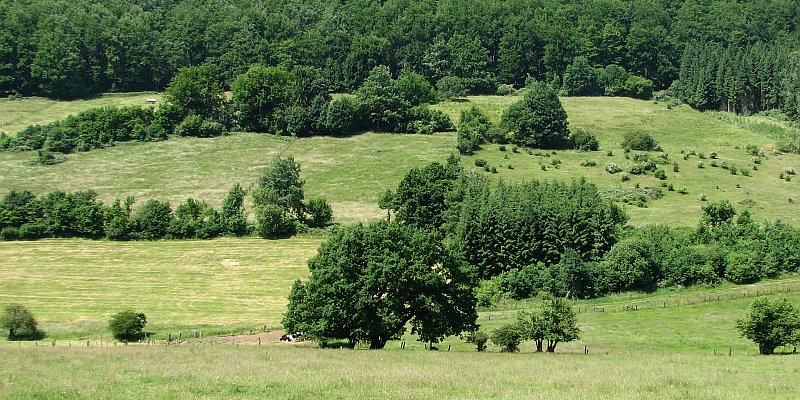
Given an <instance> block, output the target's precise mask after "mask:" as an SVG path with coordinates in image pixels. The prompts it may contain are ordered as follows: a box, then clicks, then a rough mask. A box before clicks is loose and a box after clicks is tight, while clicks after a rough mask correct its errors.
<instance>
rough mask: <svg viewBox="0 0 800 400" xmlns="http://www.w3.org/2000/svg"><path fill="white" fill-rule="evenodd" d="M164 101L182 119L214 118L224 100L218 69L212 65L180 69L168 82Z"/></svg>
mask: <svg viewBox="0 0 800 400" xmlns="http://www.w3.org/2000/svg"><path fill="white" fill-rule="evenodd" d="M164 100H165V101H167V102H169V103H170V104H172V105H173V106H174V107H176V108H177V110H178V111H177V112H178V113H179V114H180V115H182V116H184V117H186V116H188V115H192V114H194V115H198V116H200V117H202V118H203V119H206V118H212V117H214V115H215V113H216V111H218V110H219V109H220V108H221V107H222V104H223V102H224V100H225V95H224V94H223V92H222V84H221V83H220V81H219V68H218V67H216V66H215V65H213V64H203V65H199V66H194V67H185V68H181V69H180V71H178V74H177V75H175V76H174V77H173V78H172V80H170V82H169V85H168V86H167V88H166V90H165V92H164Z"/></svg>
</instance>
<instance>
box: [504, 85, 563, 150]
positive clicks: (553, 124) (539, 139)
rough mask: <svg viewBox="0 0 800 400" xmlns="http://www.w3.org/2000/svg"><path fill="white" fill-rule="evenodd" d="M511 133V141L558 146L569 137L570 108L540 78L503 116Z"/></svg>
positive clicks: (542, 145) (525, 144) (524, 144)
mask: <svg viewBox="0 0 800 400" xmlns="http://www.w3.org/2000/svg"><path fill="white" fill-rule="evenodd" d="M500 126H502V127H503V128H505V129H507V130H508V131H509V132H510V133H511V141H512V142H514V143H515V144H518V145H520V146H528V147H539V148H558V147H562V146H564V144H565V143H566V141H567V138H568V137H569V129H567V112H566V111H564V107H563V106H562V105H561V100H559V99H558V96H557V95H556V92H555V91H554V90H553V88H551V87H550V85H548V84H546V83H541V82H537V83H534V84H533V85H532V87H531V88H530V90H529V91H528V92H527V93H525V97H524V98H523V99H522V100H520V101H518V102H516V103H514V104H512V105H511V107H509V108H508V109H507V110H506V111H505V112H504V113H503V117H502V119H501V120H500Z"/></svg>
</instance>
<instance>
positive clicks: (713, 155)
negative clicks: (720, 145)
mask: <svg viewBox="0 0 800 400" xmlns="http://www.w3.org/2000/svg"><path fill="white" fill-rule="evenodd" d="M708 156H709V157H711V159H716V158H717V153H716V152H714V151H712V152H711V154H709V155H708Z"/></svg>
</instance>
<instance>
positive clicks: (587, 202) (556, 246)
mask: <svg viewBox="0 0 800 400" xmlns="http://www.w3.org/2000/svg"><path fill="white" fill-rule="evenodd" d="M458 190H459V191H460V192H461V194H459V195H458V197H460V198H461V201H460V202H459V203H458V206H457V207H454V209H453V210H452V215H453V217H454V220H455V221H456V222H455V223H454V224H452V225H448V226H449V227H450V228H449V229H451V230H452V232H451V234H452V235H453V236H454V238H456V239H457V240H458V243H459V245H460V246H461V248H462V249H463V251H464V255H465V257H466V258H467V261H468V262H469V263H470V264H472V265H475V266H477V267H478V270H479V273H480V276H481V277H484V278H485V277H490V276H495V275H498V274H500V273H502V272H503V271H511V270H514V269H517V270H520V271H523V270H525V269H530V268H535V266H536V265H537V263H538V262H543V263H544V264H545V265H550V264H556V263H558V262H559V260H560V259H561V255H562V254H563V253H564V251H565V250H566V249H573V250H575V251H576V252H577V253H578V254H580V257H581V259H584V260H600V259H601V258H602V256H603V254H604V253H605V252H606V251H608V249H610V248H611V246H612V245H613V244H614V242H615V241H616V237H617V234H618V232H619V229H620V227H621V226H622V224H624V222H625V221H626V219H627V218H626V216H625V214H624V213H623V212H622V210H621V209H620V208H619V207H617V206H616V205H614V204H609V203H608V202H606V201H605V200H603V199H602V198H600V197H599V196H598V193H597V188H596V187H595V186H594V185H592V184H589V183H588V182H586V181H585V180H579V181H574V182H572V183H569V184H567V183H560V182H552V183H548V182H538V181H532V182H528V183H524V184H517V185H508V184H505V183H503V182H500V183H498V184H497V186H496V187H495V188H493V187H491V186H490V185H489V184H488V183H486V182H483V181H481V180H478V179H475V180H466V181H464V183H462V184H461V186H460V187H459V188H458ZM566 226H569V227H570V228H569V229H566V228H564V227H566Z"/></svg>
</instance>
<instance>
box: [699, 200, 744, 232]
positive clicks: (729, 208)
mask: <svg viewBox="0 0 800 400" xmlns="http://www.w3.org/2000/svg"><path fill="white" fill-rule="evenodd" d="M734 216H736V209H734V208H733V205H731V203H730V202H729V201H727V200H722V201H718V202H713V203H708V204H707V205H705V206H703V221H704V222H705V223H706V224H708V225H709V226H711V227H712V228H716V227H720V226H722V225H730V224H731V223H733V217H734Z"/></svg>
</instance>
